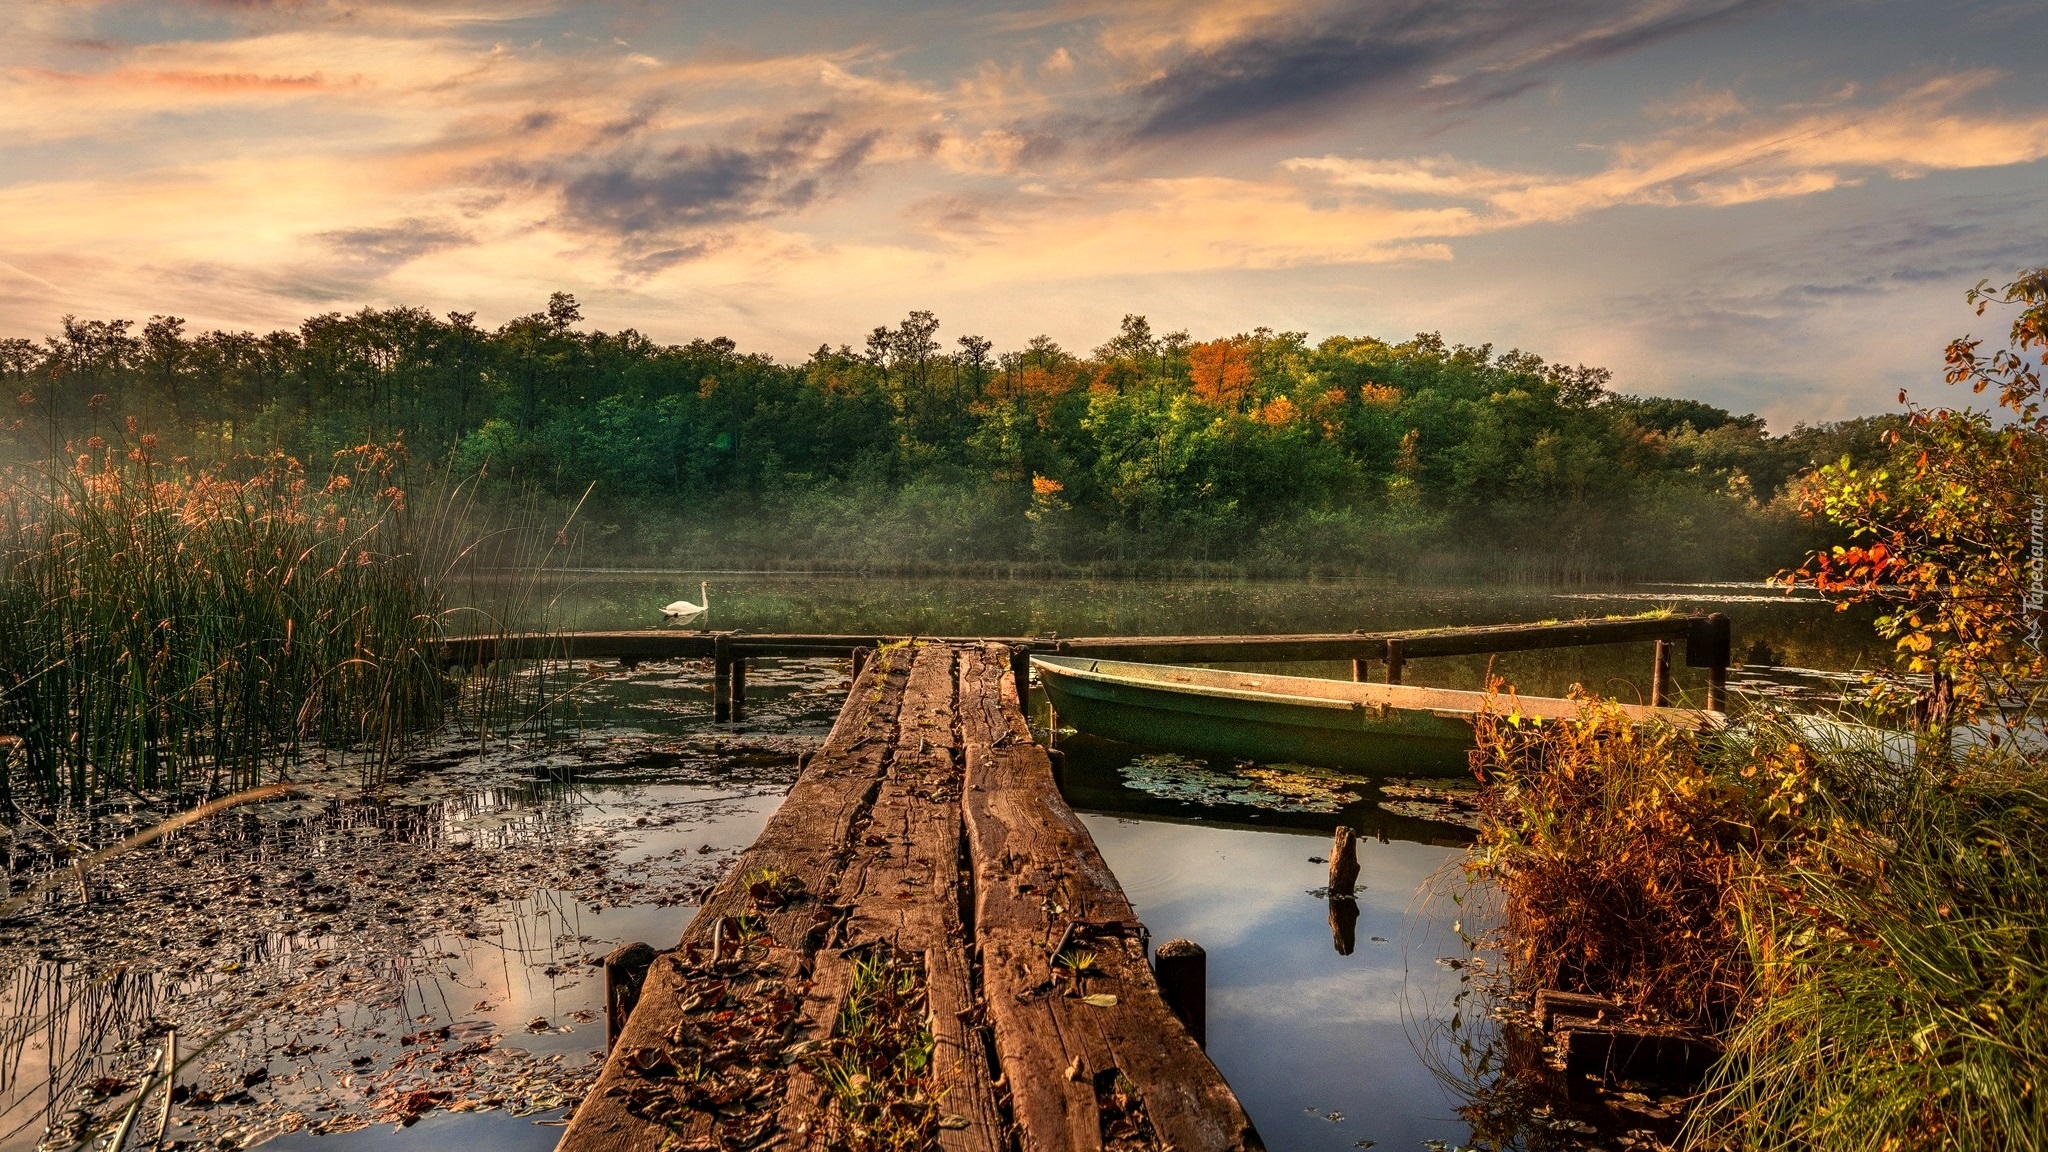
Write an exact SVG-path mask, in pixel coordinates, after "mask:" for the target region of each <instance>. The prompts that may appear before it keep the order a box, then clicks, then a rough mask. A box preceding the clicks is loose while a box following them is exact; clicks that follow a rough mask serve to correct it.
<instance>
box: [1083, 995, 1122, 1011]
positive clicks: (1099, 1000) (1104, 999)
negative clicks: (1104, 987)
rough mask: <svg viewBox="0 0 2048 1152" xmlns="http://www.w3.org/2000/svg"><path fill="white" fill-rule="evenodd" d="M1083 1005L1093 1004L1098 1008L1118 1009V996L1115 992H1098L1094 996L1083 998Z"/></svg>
mask: <svg viewBox="0 0 2048 1152" xmlns="http://www.w3.org/2000/svg"><path fill="white" fill-rule="evenodd" d="M1081 1003H1083V1004H1093V1005H1094V1006H1095V1007H1097V1008H1114V1007H1116V994H1115V993H1113V992H1097V993H1095V994H1094V995H1092V996H1083V997H1081Z"/></svg>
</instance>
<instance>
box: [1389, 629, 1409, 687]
mask: <svg viewBox="0 0 2048 1152" xmlns="http://www.w3.org/2000/svg"><path fill="white" fill-rule="evenodd" d="M1407 662H1408V645H1407V642H1406V641H1402V640H1389V641H1387V683H1389V684H1399V683H1400V682H1401V666H1402V665H1403V664H1406V663H1407Z"/></svg>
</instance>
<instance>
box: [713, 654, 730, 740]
mask: <svg viewBox="0 0 2048 1152" xmlns="http://www.w3.org/2000/svg"><path fill="white" fill-rule="evenodd" d="M711 644H712V647H711V719H712V720H713V721H716V722H721V723H722V722H724V721H726V720H730V719H732V636H731V635H729V634H728V633H724V632H720V633H719V634H718V635H717V636H716V637H715V638H714V639H713V640H712V642H711Z"/></svg>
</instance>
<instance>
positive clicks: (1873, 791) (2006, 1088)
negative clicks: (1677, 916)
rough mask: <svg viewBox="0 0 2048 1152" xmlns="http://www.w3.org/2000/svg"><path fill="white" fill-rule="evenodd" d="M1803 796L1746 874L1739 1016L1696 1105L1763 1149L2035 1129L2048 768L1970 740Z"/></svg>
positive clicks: (1894, 1143)
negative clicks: (1954, 749)
mask: <svg viewBox="0 0 2048 1152" xmlns="http://www.w3.org/2000/svg"><path fill="white" fill-rule="evenodd" d="M1841 783H1842V785H1844V786H1839V787H1834V788H1829V789H1826V790H1825V791H1823V792H1822V793H1821V794H1820V795H1819V796H1818V797H1817V803H1816V805H1815V807H1814V811H1813V812H1812V813H1811V819H1812V821H1813V823H1814V827H1815V828H1816V834H1815V835H1814V836H1812V837H1810V838H1809V839H1808V840H1807V841H1806V842H1805V843H1804V844H1803V846H1802V850H1801V851H1799V852H1796V853H1787V854H1785V855H1783V856H1782V858H1779V859H1775V860H1771V861H1768V862H1765V866H1763V867H1759V868H1758V869H1756V870H1755V871H1754V872H1752V873H1751V874H1750V875H1749V876H1748V877H1746V879H1745V883H1744V884H1743V886H1742V903H1743V931H1742V936H1743V943H1744V945H1745V949H1744V951H1745V954H1746V956H1747V958H1748V961H1749V963H1750V965H1751V966H1752V968H1753V971H1754V972H1755V977H1754V981H1755V991H1754V995H1753V996H1752V998H1751V1006H1750V1011H1749V1012H1748V1013H1747V1015H1746V1018H1745V1019H1744V1020H1743V1021H1742V1022H1741V1024H1740V1025H1739V1026H1738V1027H1736V1028H1734V1029H1733V1030H1731V1031H1730V1032H1729V1033H1728V1035H1727V1037H1726V1039H1727V1043H1728V1057H1727V1059H1726V1060H1725V1061H1724V1062H1723V1063H1722V1065H1721V1067H1720V1069H1719V1074H1718V1076H1717V1077H1716V1081H1715V1083H1714V1084H1713V1085H1712V1088H1713V1091H1711V1092H1710V1093H1709V1095H1708V1097H1707V1099H1708V1102H1709V1103H1708V1106H1707V1107H1706V1108H1705V1109H1703V1110H1702V1111H1701V1112H1700V1113H1699V1114H1698V1115H1696V1116H1695V1117H1694V1124H1693V1134H1694V1135H1695V1136H1696V1137H1697V1138H1698V1139H1699V1140H1700V1142H1701V1143H1712V1144H1718V1145H1721V1146H1725V1147H1740V1148H1746V1149H1756V1150H1759V1152H1769V1150H1779V1149H1783V1150H1788V1152H1789V1150H1792V1149H1808V1148H1884V1149H1897V1150H1899V1152H1911V1150H1918V1149H1928V1150H1933V1149H1965V1148H1986V1149H1994V1148H1995V1149H2004V1148H2023V1147H2040V1146H2041V1145H2040V1142H2041V1141H2043V1140H2048V1098H2044V1090H2048V1085H2044V1084H2043V1083H2042V1081H2043V1078H2044V1076H2048V907H2044V904H2048V773H2044V772H2043V769H2042V765H2041V764H2040V763H2039V762H2038V761H2035V762H2030V761H2029V760H2028V759H2027V758H2026V757H2023V756H2014V755H2010V754H2006V753H2000V752H1995V751H1986V750H1979V751H1975V752H1972V753H1969V754H1967V755H1966V758H1965V759H1964V760H1963V761H1962V762H1961V763H1953V762H1947V761H1946V760H1945V759H1944V758H1940V757H1937V758H1933V759H1931V760H1930V761H1929V762H1925V763H1923V765H1922V766H1921V770H1916V771H1913V772H1909V773H1907V774H1905V775H1903V776H1899V775H1897V774H1895V773H1893V774H1887V773H1884V772H1869V771H1866V772H1863V773H1859V774H1857V775H1856V776H1854V777H1850V778H1847V779H1845V780H1843V781H1842V782H1841Z"/></svg>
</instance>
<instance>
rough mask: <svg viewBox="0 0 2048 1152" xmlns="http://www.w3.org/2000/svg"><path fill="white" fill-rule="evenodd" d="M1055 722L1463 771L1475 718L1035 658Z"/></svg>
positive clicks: (1439, 772)
mask: <svg viewBox="0 0 2048 1152" xmlns="http://www.w3.org/2000/svg"><path fill="white" fill-rule="evenodd" d="M1039 683H1040V684H1041V685H1043V686H1044V688H1045V694H1046V696H1047V698H1048V699H1050V700H1051V701H1052V706H1053V709H1054V711H1055V712H1056V713H1057V715H1058V717H1059V722H1060V723H1061V724H1066V725H1071V726H1073V727H1075V728H1077V729H1079V730H1081V731H1083V732H1087V733H1089V734H1091V735H1095V736H1104V737H1107V738H1109V739H1112V740H1122V741H1124V742H1126V743H1130V744H1144V745H1148V746H1150V747H1154V748H1170V749H1173V750H1174V751H1177V752H1189V753H1195V754H1199V755H1204V756H1220V757H1229V758H1232V759H1239V760H1262V761H1293V762H1296V763H1301V764H1314V765H1318V766H1320V767H1326V768H1345V769H1352V770H1357V771H1368V772H1384V773H1401V774H1409V775H1428V776H1451V775H1459V774H1463V773H1465V772H1467V771H1468V770H1469V769H1468V764H1469V757H1468V753H1469V752H1470V751H1471V749H1472V725H1471V724H1470V723H1468V722H1465V721H1462V720H1456V719H1446V718H1443V717H1440V716H1436V715H1433V714H1430V713H1403V712H1397V711H1393V710H1389V711H1388V712H1387V714H1386V715H1385V716H1384V717H1381V716H1377V715H1374V714H1372V713H1370V712H1368V711H1367V710H1365V709H1345V710H1338V709H1326V708H1318V707H1310V706H1302V705H1290V704H1287V703H1285V702H1279V701H1261V700H1240V699H1229V698H1221V699H1219V698H1215V697H1198V696H1190V695H1187V694H1184V693H1179V692H1174V691H1172V690H1170V689H1167V688H1164V687H1158V686H1153V685H1146V684H1132V683H1125V684H1119V683H1115V682H1111V681H1105V680H1092V679H1081V678H1079V677H1075V676H1071V675H1062V674H1060V673H1059V672H1057V671H1051V670H1049V669H1048V668H1047V667H1046V666H1045V665H1044V664H1042V663H1041V664H1040V666H1039Z"/></svg>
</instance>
